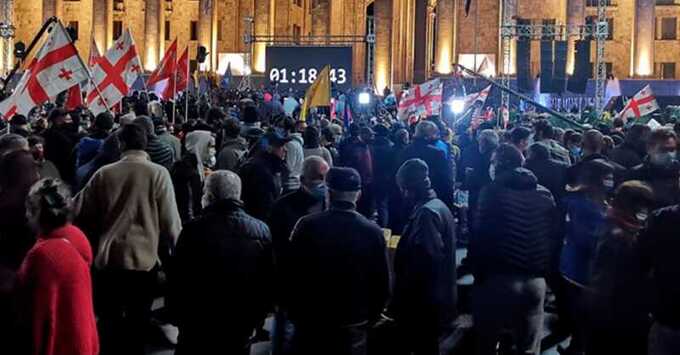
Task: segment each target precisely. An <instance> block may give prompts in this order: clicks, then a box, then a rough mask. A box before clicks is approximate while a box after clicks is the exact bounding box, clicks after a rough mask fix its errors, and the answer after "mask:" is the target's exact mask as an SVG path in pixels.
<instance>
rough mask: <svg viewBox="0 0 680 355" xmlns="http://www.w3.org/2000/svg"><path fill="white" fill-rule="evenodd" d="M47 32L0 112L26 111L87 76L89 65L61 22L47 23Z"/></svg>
mask: <svg viewBox="0 0 680 355" xmlns="http://www.w3.org/2000/svg"><path fill="white" fill-rule="evenodd" d="M48 33H49V35H48V36H47V39H46V40H45V43H44V44H43V45H42V47H41V48H40V50H39V51H38V52H37V54H36V56H35V58H33V60H32V61H31V63H30V64H29V66H28V68H27V70H26V71H25V72H24V75H23V76H22V78H21V80H20V82H19V85H18V86H17V87H16V89H15V90H14V93H12V95H11V96H10V97H8V98H7V99H5V100H4V101H2V102H1V103H0V114H2V116H3V117H4V118H5V119H9V118H11V117H12V116H14V115H15V114H22V115H28V113H29V111H30V110H31V109H33V108H34V107H36V106H38V105H41V104H43V103H45V102H46V101H48V100H54V99H55V98H56V97H57V95H59V94H60V93H61V92H63V91H65V90H68V89H69V88H71V87H72V86H74V85H76V84H79V83H81V82H83V81H85V80H88V78H89V73H88V69H87V68H86V67H85V65H83V62H82V60H81V59H80V57H79V56H78V51H77V50H76V47H75V46H74V45H73V42H72V41H71V38H70V37H69V35H68V34H67V33H66V30H65V29H64V27H63V26H62V24H61V23H60V22H58V21H57V22H55V23H53V24H51V25H50V29H49V30H48Z"/></svg>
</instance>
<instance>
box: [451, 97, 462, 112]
mask: <svg viewBox="0 0 680 355" xmlns="http://www.w3.org/2000/svg"><path fill="white" fill-rule="evenodd" d="M449 107H450V108H451V112H453V113H454V114H456V115H459V114H461V113H463V111H464V110H465V101H463V100H462V99H454V100H453V101H451V103H450V104H449Z"/></svg>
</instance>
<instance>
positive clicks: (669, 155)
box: [649, 152, 677, 166]
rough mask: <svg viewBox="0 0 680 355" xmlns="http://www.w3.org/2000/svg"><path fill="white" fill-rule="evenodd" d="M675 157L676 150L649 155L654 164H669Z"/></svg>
mask: <svg viewBox="0 0 680 355" xmlns="http://www.w3.org/2000/svg"><path fill="white" fill-rule="evenodd" d="M676 157H677V154H676V152H665V153H654V154H652V155H650V157H649V158H650V160H651V162H652V163H653V164H654V165H661V166H666V165H669V164H671V163H672V162H673V160H675V159H676Z"/></svg>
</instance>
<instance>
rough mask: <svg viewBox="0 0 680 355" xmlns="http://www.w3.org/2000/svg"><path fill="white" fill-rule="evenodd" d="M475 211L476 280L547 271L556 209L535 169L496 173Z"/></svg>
mask: <svg viewBox="0 0 680 355" xmlns="http://www.w3.org/2000/svg"><path fill="white" fill-rule="evenodd" d="M475 214H476V217H475V219H474V220H475V223H474V225H473V226H472V228H473V233H474V235H475V238H473V239H472V240H471V242H470V243H471V244H470V254H469V255H470V259H471V261H472V265H473V271H474V275H475V278H479V279H483V278H486V277H488V276H491V275H498V274H505V275H521V276H530V277H542V276H544V275H545V273H546V272H547V271H548V265H549V261H550V255H551V251H552V247H553V245H554V243H555V237H556V225H557V216H558V211H557V208H556V206H555V202H554V200H553V198H552V195H551V194H550V192H549V191H548V190H547V189H546V188H544V187H543V186H540V185H538V184H537V179H536V177H535V176H534V174H533V173H532V172H531V171H529V170H527V169H524V168H517V169H515V170H512V171H507V172H504V173H502V174H500V175H498V176H497V177H496V180H494V182H493V183H492V184H491V185H489V186H487V187H485V188H484V189H482V192H481V194H480V197H479V204H478V207H477V210H476V211H475Z"/></svg>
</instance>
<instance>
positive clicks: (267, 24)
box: [251, 0, 274, 73]
mask: <svg viewBox="0 0 680 355" xmlns="http://www.w3.org/2000/svg"><path fill="white" fill-rule="evenodd" d="M273 6H274V0H255V15H254V20H255V23H254V24H253V28H254V31H253V32H254V33H253V35H258V36H265V35H271V34H272V31H273V27H274V17H273V16H274V13H273V10H272V7H273ZM266 48H267V44H266V43H261V42H260V43H254V44H253V58H252V63H251V65H252V66H253V71H254V72H258V73H264V71H265V69H266V68H265V65H266V62H265V51H266Z"/></svg>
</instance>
